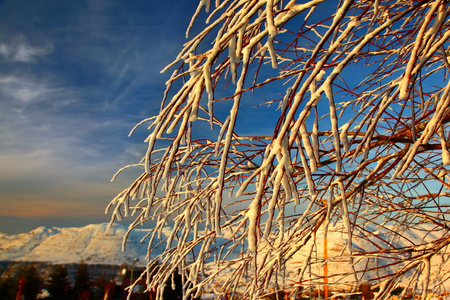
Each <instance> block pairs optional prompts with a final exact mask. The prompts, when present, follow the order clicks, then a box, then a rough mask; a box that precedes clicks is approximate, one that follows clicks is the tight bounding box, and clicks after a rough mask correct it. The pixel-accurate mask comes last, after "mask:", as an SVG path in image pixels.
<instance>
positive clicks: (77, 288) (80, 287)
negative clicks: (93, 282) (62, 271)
mask: <svg viewBox="0 0 450 300" xmlns="http://www.w3.org/2000/svg"><path fill="white" fill-rule="evenodd" d="M73 290H74V292H75V295H76V296H77V297H78V298H80V297H81V296H82V295H83V294H85V293H86V292H89V273H88V269H87V266H86V264H85V263H84V262H80V263H79V264H78V268H77V273H76V274H75V284H74V287H73Z"/></svg>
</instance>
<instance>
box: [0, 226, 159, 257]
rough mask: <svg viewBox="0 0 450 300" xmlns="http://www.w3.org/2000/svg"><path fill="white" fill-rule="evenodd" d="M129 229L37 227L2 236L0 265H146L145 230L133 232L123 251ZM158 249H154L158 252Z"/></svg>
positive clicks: (0, 239)
mask: <svg viewBox="0 0 450 300" xmlns="http://www.w3.org/2000/svg"><path fill="white" fill-rule="evenodd" d="M126 231H127V227H125V226H124V225H120V224H114V225H113V226H112V227H110V228H109V227H108V223H103V224H94V225H87V226H84V227H80V228H77V227H70V228H58V227H52V228H46V227H38V228H36V229H34V230H32V231H30V232H28V233H23V234H18V235H5V234H2V233H0V261H33V262H50V263H58V264H59V263H60V264H66V263H79V262H80V261H84V262H86V263H88V264H111V265H120V264H122V263H130V262H132V261H133V260H134V259H135V258H138V259H139V260H138V261H137V264H138V265H139V264H140V265H144V264H145V262H146V259H145V256H146V252H147V243H146V242H141V239H142V238H143V237H144V236H145V235H146V234H147V232H148V231H147V230H145V229H137V230H133V231H132V232H131V234H130V236H129V238H128V240H127V243H126V245H127V247H126V251H122V237H123V236H124V234H125V233H126ZM158 250H159V249H155V250H154V251H155V252H157V251H158Z"/></svg>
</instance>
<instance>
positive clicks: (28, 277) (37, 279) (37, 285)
mask: <svg viewBox="0 0 450 300" xmlns="http://www.w3.org/2000/svg"><path fill="white" fill-rule="evenodd" d="M19 278H23V279H24V280H23V281H24V286H23V290H22V295H23V297H24V299H25V300H34V299H36V297H37V295H38V294H39V292H40V291H41V289H42V284H43V283H44V279H43V278H42V275H41V274H40V273H39V271H38V269H37V268H36V266H35V265H34V264H25V265H23V266H21V268H20V270H19Z"/></svg>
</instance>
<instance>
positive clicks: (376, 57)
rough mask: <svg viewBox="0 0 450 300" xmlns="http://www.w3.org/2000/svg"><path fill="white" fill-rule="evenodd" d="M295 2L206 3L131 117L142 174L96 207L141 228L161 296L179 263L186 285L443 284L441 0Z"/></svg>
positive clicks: (447, 100)
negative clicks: (158, 83) (158, 88)
mask: <svg viewBox="0 0 450 300" xmlns="http://www.w3.org/2000/svg"><path fill="white" fill-rule="evenodd" d="M297 2H299V1H295V0H291V1H283V0H235V1H229V0H224V1H219V0H218V1H216V2H215V8H211V6H212V4H211V3H210V1H209V0H208V1H204V0H201V1H200V3H199V5H198V7H197V10H196V11H195V13H194V16H193V18H192V21H191V23H190V24H189V25H188V29H187V34H188V33H189V32H193V31H197V30H198V33H197V34H196V35H195V36H193V37H191V38H190V39H189V40H188V42H187V43H186V44H185V45H184V46H183V49H182V50H181V51H180V53H179V55H178V56H177V57H176V58H175V59H174V61H173V62H172V63H171V64H169V65H168V66H167V67H166V68H165V69H164V70H163V72H164V71H167V70H169V69H174V71H173V73H172V75H171V76H170V78H169V80H168V81H167V89H166V92H165V94H164V98H163V101H162V106H161V110H160V112H159V114H158V115H157V116H155V117H151V118H148V119H146V120H144V121H142V122H141V123H139V124H138V125H137V127H136V128H134V129H133V131H135V130H142V129H141V127H142V126H143V125H144V124H149V126H148V131H149V135H148V138H147V139H146V142H147V143H148V150H147V152H146V153H145V154H144V156H143V158H142V160H141V161H140V162H138V163H136V164H132V165H130V167H131V166H133V167H142V169H143V172H142V174H141V175H140V176H138V177H137V179H136V180H135V181H134V182H133V183H132V184H131V185H130V187H129V188H127V189H125V190H124V191H122V192H121V193H120V194H119V195H118V196H117V197H116V198H114V199H113V200H112V201H111V203H110V205H109V207H108V209H110V210H111V213H112V221H114V220H120V219H122V218H123V217H127V218H130V217H131V218H133V220H134V221H133V222H132V224H131V225H130V230H133V229H134V228H135V227H137V226H139V225H141V224H144V223H149V224H152V226H153V228H152V230H151V233H150V234H149V236H148V241H149V246H148V249H149V260H150V261H149V265H148V266H149V270H150V268H152V266H154V261H157V262H158V263H159V264H160V265H161V267H160V268H158V270H157V271H156V272H155V273H154V274H153V275H152V276H150V275H149V276H148V277H147V284H148V288H149V289H152V288H154V289H156V291H157V297H158V299H162V295H163V290H164V288H170V286H166V282H168V281H169V280H170V278H172V277H171V276H172V275H171V274H173V273H174V272H180V273H181V274H182V278H183V289H184V292H185V295H186V297H188V296H189V295H191V296H199V295H200V294H201V293H202V292H205V291H207V292H212V291H213V292H215V293H216V294H217V295H218V298H219V297H220V296H221V295H225V294H231V295H232V296H233V297H235V298H240V297H242V298H248V299H260V298H262V297H263V296H265V295H268V294H270V293H272V292H278V291H282V290H283V291H286V292H288V293H290V294H292V295H294V294H302V295H311V294H312V293H315V292H317V291H319V292H320V293H323V295H324V296H325V297H329V296H331V294H332V293H334V294H338V293H339V294H341V295H351V294H363V293H365V292H367V289H366V288H363V286H365V285H367V284H368V285H369V286H370V287H371V289H372V291H371V293H372V294H373V295H374V297H375V299H386V297H388V296H389V295H391V293H392V292H393V291H398V290H399V288H400V290H402V295H403V296H405V295H409V294H411V295H420V296H421V297H422V299H425V298H426V297H427V294H428V293H434V294H440V293H443V292H444V290H445V288H448V287H450V282H449V281H448V279H449V276H446V275H445V274H447V273H448V272H449V271H450V265H449V264H448V259H449V255H448V251H447V245H448V243H449V241H450V240H449V239H450V235H449V229H450V228H449V225H448V218H449V216H448V213H449V206H448V204H447V203H448V200H449V198H448V197H449V192H448V191H447V190H448V189H449V183H448V180H449V177H448V174H449V173H450V170H448V168H449V165H450V154H449V153H450V152H449V151H450V150H449V149H450V145H449V143H450V132H449V128H450V125H449V122H450V108H449V107H450V81H449V78H448V72H449V71H450V70H449V67H450V64H449V63H448V57H447V56H448V54H449V38H450V28H449V27H450V20H449V12H450V7H449V4H448V2H447V1H444V0H429V1H409V0H408V1H407V0H396V1H356V0H342V1H332V0H327V1H325V0H310V1H302V3H297ZM203 8H204V9H205V13H209V18H208V20H207V24H206V25H204V26H203V27H201V26H200V25H198V26H200V27H197V25H195V20H196V19H197V17H198V16H199V15H200V14H201V13H202V10H203ZM330 8H331V9H330ZM210 11H211V12H210ZM211 41H212V43H211V44H210V42H211ZM273 104H278V105H273ZM126 168H127V167H125V168H123V169H121V170H119V173H120V172H123V171H124V170H125V169H126ZM164 237H165V239H164ZM161 239H162V240H161ZM124 241H126V237H125V238H124ZM158 243H162V244H163V245H164V247H165V250H164V251H163V252H162V253H153V249H154V247H155V245H156V244H158ZM147 273H148V274H150V273H149V272H147ZM143 276H144V275H143ZM442 278H444V279H442Z"/></svg>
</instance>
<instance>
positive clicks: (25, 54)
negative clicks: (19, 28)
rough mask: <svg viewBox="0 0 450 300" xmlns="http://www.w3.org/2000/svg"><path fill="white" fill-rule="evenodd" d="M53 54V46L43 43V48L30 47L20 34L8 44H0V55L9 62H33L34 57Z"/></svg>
mask: <svg viewBox="0 0 450 300" xmlns="http://www.w3.org/2000/svg"><path fill="white" fill-rule="evenodd" d="M52 52H53V45H52V44H50V43H45V45H43V46H32V45H30V44H29V42H28V40H27V38H26V36H24V35H22V34H20V35H18V36H17V37H16V38H14V39H13V40H12V42H10V43H0V54H1V55H2V56H3V58H4V59H5V60H6V61H9V62H24V63H29V62H34V61H35V60H36V57H39V56H44V55H48V54H50V53H52Z"/></svg>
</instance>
